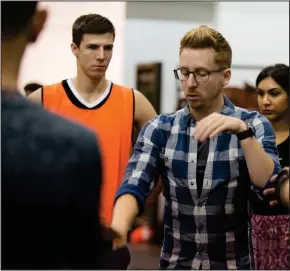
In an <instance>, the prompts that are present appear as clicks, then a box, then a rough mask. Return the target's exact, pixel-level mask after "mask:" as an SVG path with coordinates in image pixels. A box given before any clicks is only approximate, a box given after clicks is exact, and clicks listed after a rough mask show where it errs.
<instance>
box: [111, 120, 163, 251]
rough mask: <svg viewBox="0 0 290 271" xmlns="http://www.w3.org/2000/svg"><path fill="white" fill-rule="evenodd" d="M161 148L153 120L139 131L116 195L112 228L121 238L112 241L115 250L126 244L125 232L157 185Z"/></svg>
mask: <svg viewBox="0 0 290 271" xmlns="http://www.w3.org/2000/svg"><path fill="white" fill-rule="evenodd" d="M160 148H161V133H160V131H159V129H158V118H156V119H154V120H152V121H150V122H148V123H147V124H146V125H145V126H144V127H143V129H142V130H141V132H140V135H139V137H138V140H137V142H136V144H135V147H134V154H133V156H132V158H131V160H130V162H129V164H128V166H127V169H126V172H125V177H124V181H123V184H122V185H121V187H120V188H119V190H118V192H117V194H116V202H115V207H114V211H113V219H112V224H111V227H112V229H114V230H115V231H117V232H118V233H119V234H120V235H121V236H122V238H120V239H119V240H117V241H116V242H115V248H117V247H121V246H124V245H125V244H126V239H127V233H128V231H129V229H130V227H131V225H132V222H133V221H134V219H135V218H136V216H137V215H138V214H141V213H142V211H143V209H144V204H145V201H146V198H147V197H148V195H149V194H150V193H151V192H152V190H153V189H154V187H155V186H156V184H157V182H158V176H159V172H160V170H159V168H160Z"/></svg>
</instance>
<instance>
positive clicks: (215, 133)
mask: <svg viewBox="0 0 290 271" xmlns="http://www.w3.org/2000/svg"><path fill="white" fill-rule="evenodd" d="M227 127H228V126H227V123H225V122H224V123H222V124H220V125H219V126H218V127H217V128H216V129H215V130H214V131H212V132H211V134H210V135H209V138H210V139H212V138H215V137H216V136H218V135H219V134H220V133H221V132H224V131H226V130H227Z"/></svg>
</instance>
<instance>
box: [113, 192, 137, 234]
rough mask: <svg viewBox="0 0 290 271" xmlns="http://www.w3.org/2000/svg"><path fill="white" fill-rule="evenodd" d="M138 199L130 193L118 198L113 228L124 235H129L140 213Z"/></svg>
mask: <svg viewBox="0 0 290 271" xmlns="http://www.w3.org/2000/svg"><path fill="white" fill-rule="evenodd" d="M138 211H139V208H138V204H137V200H136V199H135V197H134V196H132V195H130V194H124V195H122V196H120V197H119V198H118V199H117V202H116V204H115V207H114V211H113V219H112V224H111V228H112V229H114V230H116V231H117V232H118V233H120V234H122V235H127V233H128V231H129V229H130V227H131V225H132V223H133V221H134V220H135V218H136V216H137V214H138Z"/></svg>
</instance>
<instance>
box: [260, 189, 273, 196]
mask: <svg viewBox="0 0 290 271" xmlns="http://www.w3.org/2000/svg"><path fill="white" fill-rule="evenodd" d="M274 193H275V188H267V189H265V190H264V191H263V194H264V195H265V196H267V195H272V194H274Z"/></svg>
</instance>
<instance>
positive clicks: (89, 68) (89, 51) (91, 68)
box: [72, 33, 114, 79]
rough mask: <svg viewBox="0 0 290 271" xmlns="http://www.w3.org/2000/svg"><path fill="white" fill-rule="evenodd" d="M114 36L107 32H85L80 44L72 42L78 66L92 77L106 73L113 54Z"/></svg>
mask: <svg viewBox="0 0 290 271" xmlns="http://www.w3.org/2000/svg"><path fill="white" fill-rule="evenodd" d="M113 44H114V36H113V34H111V33H106V34H100V35H96V34H84V35H83V38H82V40H81V43H80V46H79V47H77V46H76V45H75V44H74V43H73V44H72V52H73V54H74V55H75V56H76V58H77V63H78V66H79V67H80V68H81V69H82V70H83V72H84V73H85V74H86V75H87V76H88V77H89V78H92V79H98V78H101V77H103V76H104V75H105V72H106V70H107V68H108V66H109V64H110V61H111V58H112V54H113Z"/></svg>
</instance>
